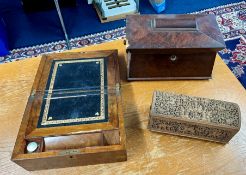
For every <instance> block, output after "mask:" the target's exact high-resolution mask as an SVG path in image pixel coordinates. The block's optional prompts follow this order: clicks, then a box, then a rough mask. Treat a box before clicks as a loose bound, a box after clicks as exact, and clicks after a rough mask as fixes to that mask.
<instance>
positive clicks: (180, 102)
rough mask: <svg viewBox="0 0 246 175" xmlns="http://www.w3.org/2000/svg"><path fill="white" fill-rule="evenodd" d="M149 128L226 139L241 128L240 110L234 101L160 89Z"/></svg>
mask: <svg viewBox="0 0 246 175" xmlns="http://www.w3.org/2000/svg"><path fill="white" fill-rule="evenodd" d="M217 126H218V127H217ZM149 128H150V130H154V131H160V132H164V133H166V132H167V133H172V134H178V135H186V136H190V137H196V138H197V137H199V138H203V139H207V140H214V141H219V142H227V141H229V140H230V138H231V137H232V136H233V135H234V134H235V133H236V132H237V131H238V130H239V128H240V110H239V107H238V105H237V104H235V103H231V102H225V101H219V100H213V99H207V98H200V97H190V96H186V95H177V94H173V93H165V92H159V91H157V92H155V93H154V97H153V103H152V106H151V112H150V121H149Z"/></svg>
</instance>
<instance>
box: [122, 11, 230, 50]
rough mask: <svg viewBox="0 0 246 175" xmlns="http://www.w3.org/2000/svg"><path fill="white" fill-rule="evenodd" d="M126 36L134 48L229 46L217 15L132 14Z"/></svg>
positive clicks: (217, 48)
mask: <svg viewBox="0 0 246 175" xmlns="http://www.w3.org/2000/svg"><path fill="white" fill-rule="evenodd" d="M126 38H127V40H128V44H129V46H128V50H131V49H177V48H180V49H187V48H204V49H208V48H210V49H213V50H215V51H218V50H221V49H223V48H224V47H225V43H224V40H223V37H222V34H221V32H220V30H219V28H218V24H217V22H216V19H215V16H214V15H205V14H197V15H129V16H127V18H126Z"/></svg>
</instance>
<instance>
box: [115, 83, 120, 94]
mask: <svg viewBox="0 0 246 175" xmlns="http://www.w3.org/2000/svg"><path fill="white" fill-rule="evenodd" d="M115 88H116V95H117V96H120V84H119V83H116V85H115Z"/></svg>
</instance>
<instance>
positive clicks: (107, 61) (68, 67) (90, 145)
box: [12, 51, 127, 170]
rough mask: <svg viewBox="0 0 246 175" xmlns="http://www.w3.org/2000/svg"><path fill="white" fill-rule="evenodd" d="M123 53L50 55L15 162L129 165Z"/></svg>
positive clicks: (37, 81) (29, 165)
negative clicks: (122, 83)
mask: <svg viewBox="0 0 246 175" xmlns="http://www.w3.org/2000/svg"><path fill="white" fill-rule="evenodd" d="M119 83H120V78H119V66H118V57H117V51H98V52H83V53H63V54H51V55H44V56H43V57H42V59H41V62H40V65H39V69H38V72H37V75H36V78H35V80H34V84H33V87H32V91H31V95H30V97H29V99H28V102H27V106H26V110H25V112H24V116H23V119H22V123H21V126H20V129H19V133H18V136H17V139H16V143H15V147H14V150H13V154H12V160H13V161H14V162H16V163H17V164H19V165H20V166H22V167H23V168H25V169H27V170H38V169H48V168H59V167H67V166H78V165H88V164H97V163H109V162H117V161H125V160H126V159H127V156H126V148H125V131H124V123H123V114H122V106H121V96H120V89H119V87H120V86H119Z"/></svg>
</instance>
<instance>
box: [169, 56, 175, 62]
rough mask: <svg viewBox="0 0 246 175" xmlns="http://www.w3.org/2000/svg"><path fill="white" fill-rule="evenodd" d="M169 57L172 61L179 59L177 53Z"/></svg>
mask: <svg viewBox="0 0 246 175" xmlns="http://www.w3.org/2000/svg"><path fill="white" fill-rule="evenodd" d="M169 59H170V60H171V61H176V60H177V56H176V55H171V56H170V57H169Z"/></svg>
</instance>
